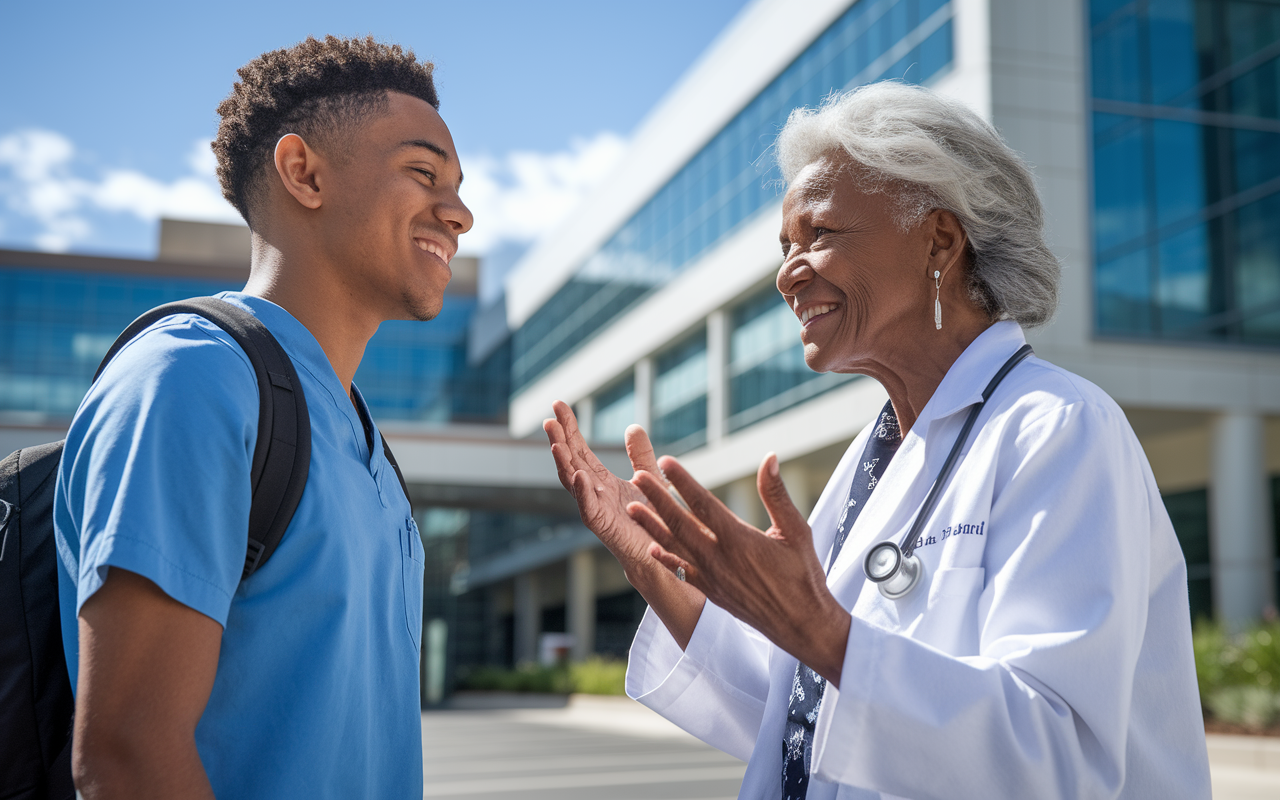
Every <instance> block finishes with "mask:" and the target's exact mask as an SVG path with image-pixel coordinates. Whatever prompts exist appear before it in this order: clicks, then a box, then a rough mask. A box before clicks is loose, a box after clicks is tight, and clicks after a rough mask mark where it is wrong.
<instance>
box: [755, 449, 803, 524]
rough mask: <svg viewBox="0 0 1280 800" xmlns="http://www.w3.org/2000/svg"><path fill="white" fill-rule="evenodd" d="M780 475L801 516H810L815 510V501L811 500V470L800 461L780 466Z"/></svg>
mask: <svg viewBox="0 0 1280 800" xmlns="http://www.w3.org/2000/svg"><path fill="white" fill-rule="evenodd" d="M778 475H779V476H780V477H781V478H782V485H783V486H786V487H787V494H788V495H790V496H791V502H792V503H794V504H795V507H796V508H797V509H799V511H800V513H801V514H803V515H804V516H806V517H807V516H809V512H810V511H812V510H813V501H812V500H810V499H809V498H810V495H812V494H813V487H812V485H811V484H812V481H811V480H810V477H809V470H807V469H806V468H805V466H804V465H803V464H801V463H800V462H798V461H788V462H787V463H785V464H779V465H778ZM765 513H766V514H767V513H768V511H767V510H766V512H765Z"/></svg>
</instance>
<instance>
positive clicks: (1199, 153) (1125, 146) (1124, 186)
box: [1090, 0, 1280, 345]
mask: <svg viewBox="0 0 1280 800" xmlns="http://www.w3.org/2000/svg"><path fill="white" fill-rule="evenodd" d="M1090 22H1091V24H1092V30H1091V37H1090V39H1091V43H1092V67H1093V117H1092V120H1093V164H1094V249H1095V256H1096V259H1095V263H1096V272H1095V276H1094V277H1095V281H1094V292H1095V305H1094V308H1095V314H1096V317H1095V327H1096V330H1097V331H1098V333H1100V334H1102V335H1104V336H1124V337H1133V336H1136V337H1154V338H1164V339H1182V340H1199V341H1220V342H1242V343H1251V344H1263V345H1276V344H1280V225H1277V224H1276V220H1277V219H1280V2H1277V0H1138V1H1136V2H1119V1H1118V0H1105V1H1104V0H1094V2H1092V3H1091V5H1090Z"/></svg>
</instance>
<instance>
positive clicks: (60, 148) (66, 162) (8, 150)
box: [0, 129, 240, 251]
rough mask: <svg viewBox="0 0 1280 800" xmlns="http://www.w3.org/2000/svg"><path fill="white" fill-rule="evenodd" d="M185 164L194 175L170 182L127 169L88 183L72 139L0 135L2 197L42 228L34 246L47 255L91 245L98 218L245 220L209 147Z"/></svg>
mask: <svg viewBox="0 0 1280 800" xmlns="http://www.w3.org/2000/svg"><path fill="white" fill-rule="evenodd" d="M186 160H187V166H188V167H189V169H190V170H191V174H190V175H187V176H184V177H181V178H178V179H177V180H175V181H171V182H167V183H166V182H164V181H160V180H156V179H155V178H152V177H150V176H148V175H144V174H143V173H141V172H138V171H136V170H121V169H115V170H107V171H105V172H104V173H103V174H101V175H100V176H98V177H97V178H96V179H95V178H86V177H83V176H81V175H79V174H76V167H77V164H76V148H75V145H74V144H73V143H72V142H71V140H69V139H67V137H65V136H63V135H62V134H60V133H57V132H55V131H47V130H39V129H31V130H21V131H17V132H15V133H11V134H9V135H7V136H4V137H0V194H3V195H4V196H5V197H6V199H7V202H6V205H7V206H8V208H9V210H10V211H12V212H15V213H17V214H18V215H21V216H24V217H28V218H30V219H32V220H34V221H36V222H37V223H38V224H39V226H40V231H39V233H37V234H36V236H35V245H36V247H39V248H40V249H41V250H53V251H62V250H66V249H68V248H69V247H71V246H72V245H73V244H75V243H76V242H78V241H83V240H84V239H87V238H88V237H89V236H90V235H91V234H92V226H91V225H90V222H89V217H90V216H91V215H92V214H93V213H94V212H110V213H123V214H131V215H133V216H135V217H137V218H138V219H141V220H144V221H147V222H152V221H155V220H157V219H159V218H160V217H162V216H164V217H177V218H181V219H198V220H208V221H211V222H239V221H240V216H239V215H238V214H237V213H236V211H235V209H233V208H232V207H231V205H230V204H229V203H227V202H226V201H225V200H223V199H222V193H221V192H220V191H219V189H218V183H217V179H216V177H215V176H214V171H213V167H214V166H215V162H214V160H213V154H212V152H210V150H209V142H208V141H207V140H200V141H197V142H195V143H194V144H193V145H192V149H191V151H190V153H189V155H188V157H187V159H186Z"/></svg>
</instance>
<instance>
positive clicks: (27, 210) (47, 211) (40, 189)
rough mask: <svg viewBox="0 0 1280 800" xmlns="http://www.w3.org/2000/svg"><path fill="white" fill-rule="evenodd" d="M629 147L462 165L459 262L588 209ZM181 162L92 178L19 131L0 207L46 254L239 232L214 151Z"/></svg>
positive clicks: (51, 146) (606, 141)
mask: <svg viewBox="0 0 1280 800" xmlns="http://www.w3.org/2000/svg"><path fill="white" fill-rule="evenodd" d="M625 147H626V142H625V141H624V140H623V138H622V137H621V136H618V135H617V134H615V133H609V132H603V133H599V134H596V135H595V136H594V137H591V138H585V139H583V138H579V139H574V140H573V141H572V142H571V143H570V145H569V147H568V148H567V149H565V150H561V151H558V152H551V153H546V152H534V151H526V150H518V151H513V152H510V153H507V154H505V155H503V156H499V157H494V156H486V155H480V156H470V157H468V156H466V155H464V156H463V158H462V163H463V168H464V169H465V170H466V181H465V183H464V184H463V187H462V198H463V200H464V201H465V202H466V203H467V205H468V206H469V207H470V208H471V211H472V213H473V214H474V215H475V220H476V222H475V227H473V228H472V229H471V231H470V232H468V233H467V234H466V235H464V236H463V237H462V240H461V242H460V244H461V246H462V249H463V252H465V253H471V254H475V255H486V254H488V253H490V252H491V251H494V250H495V248H505V249H506V250H510V249H511V248H512V246H515V247H517V248H522V247H524V246H527V245H528V244H530V243H531V242H532V241H533V240H535V239H536V238H538V237H539V236H541V235H543V234H544V233H546V232H548V231H549V230H551V229H552V228H554V227H555V226H556V225H557V224H559V223H560V221H561V220H562V219H563V218H564V216H565V215H566V214H568V213H569V212H570V211H571V210H572V209H573V208H574V206H576V205H577V204H578V203H580V202H582V200H583V199H584V198H585V196H586V193H587V192H588V191H589V190H590V189H591V188H592V187H593V186H595V185H596V184H597V183H598V182H599V181H600V180H601V179H602V178H604V177H605V176H606V175H607V174H608V173H609V171H610V170H611V169H612V168H613V167H614V165H615V164H617V162H618V159H619V157H620V156H621V155H622V153H623V150H624V149H625ZM184 160H185V164H186V167H187V169H188V174H187V175H184V176H182V177H180V178H178V179H176V180H173V181H162V180H157V179H156V178H153V177H151V176H149V175H146V174H144V173H142V172H139V171H137V170H128V169H106V170H103V171H101V172H99V173H97V174H96V175H90V174H88V172H89V171H88V170H87V169H86V168H85V167H84V166H83V164H82V162H81V161H80V160H78V159H77V152H76V147H75V145H74V143H72V142H71V140H69V139H68V138H67V137H65V136H63V135H62V134H60V133H57V132H55V131H49V130H39V129H28V130H20V131H16V132H13V133H10V134H8V135H6V136H3V137H0V202H3V203H4V204H5V205H6V206H7V207H8V210H9V212H10V213H11V214H16V215H18V216H21V217H26V218H28V219H30V220H33V221H35V222H36V223H37V224H38V226H39V232H38V233H37V234H36V236H35V238H34V241H35V245H36V246H37V247H39V248H40V249H42V250H54V251H62V250H66V249H68V248H69V247H71V246H73V245H75V244H76V243H77V242H82V241H85V240H86V239H88V238H89V237H90V236H91V235H92V233H93V230H92V225H91V220H92V219H93V218H94V217H95V216H96V215H99V214H103V213H108V214H129V215H132V216H134V217H136V218H138V219H140V220H143V221H148V222H151V221H154V220H156V219H158V218H160V217H162V216H163V217H176V218H180V219H195V220H207V221H211V222H239V221H240V216H239V215H238V214H237V213H236V211H235V209H233V208H232V207H231V205H230V204H228V203H227V202H226V201H225V200H224V199H223V198H222V193H221V191H220V190H219V188H218V181H217V177H216V174H215V170H216V167H217V161H216V159H215V158H214V156H213V152H212V151H211V150H210V149H209V142H208V141H207V140H200V141H196V142H194V143H192V146H191V149H190V150H189V151H188V153H187V156H186V158H185V159H184Z"/></svg>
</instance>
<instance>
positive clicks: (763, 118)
mask: <svg viewBox="0 0 1280 800" xmlns="http://www.w3.org/2000/svg"><path fill="white" fill-rule="evenodd" d="M951 16H952V10H951V5H950V3H948V2H945V0H861V1H860V2H857V3H854V4H853V5H852V6H851V7H850V8H849V10H848V11H846V12H845V13H844V14H842V15H841V16H840V17H839V18H838V19H837V20H836V21H835V22H834V23H832V25H831V26H830V27H829V28H827V30H826V31H825V32H823V33H822V35H821V36H819V37H818V38H817V39H816V40H814V42H813V43H812V44H811V45H809V47H808V48H806V49H805V51H804V52H803V53H801V54H800V55H799V56H798V57H797V58H796V59H795V61H793V62H792V63H791V64H790V65H789V66H788V67H787V68H786V69H784V70H783V71H782V72H781V73H780V74H779V75H778V77H777V78H775V79H774V80H773V81H772V82H771V83H770V84H769V85H768V86H766V87H765V89H764V90H763V91H761V92H760V94H759V95H757V96H756V97H755V99H753V100H752V101H751V102H750V103H748V104H747V106H746V107H745V108H743V109H742V111H741V112H739V113H738V115H737V116H735V117H734V118H733V119H732V120H730V121H729V123H728V124H727V125H726V126H725V127H724V128H723V129H722V130H721V131H720V133H718V134H716V136H715V137H714V138H712V140H711V141H710V142H708V143H707V145H706V146H705V147H704V148H703V149H702V150H701V151H699V152H698V153H697V154H696V155H695V156H694V157H693V158H692V159H690V161H689V163H687V164H686V165H685V166H684V167H682V168H681V169H680V171H679V172H677V173H676V174H675V176H673V177H672V179H671V180H670V181H669V182H668V183H667V184H666V185H665V186H664V187H663V188H662V189H660V190H658V192H657V193H656V194H655V195H654V196H653V197H652V198H650V200H649V201H648V202H647V203H646V204H645V205H644V206H643V207H642V208H641V209H640V210H639V211H637V212H636V213H635V215H634V216H633V217H632V218H631V219H630V220H628V221H627V222H626V223H625V224H624V225H623V226H622V228H621V229H620V230H618V231H617V232H616V233H615V234H614V235H613V237H612V238H610V239H609V241H608V242H606V243H605V244H604V246H603V247H602V248H601V249H600V251H599V252H597V253H596V254H595V255H593V256H592V257H590V258H589V259H588V260H587V261H586V263H585V264H583V265H582V266H581V267H580V268H579V269H578V271H577V272H576V274H575V275H574V277H573V278H571V279H570V280H569V281H568V282H567V283H566V284H565V285H564V286H562V287H561V288H560V289H559V290H558V291H557V292H556V293H555V294H554V295H552V296H551V298H550V299H549V300H548V301H547V302H546V303H545V304H544V305H543V306H542V307H541V308H539V309H538V310H537V311H536V312H534V314H533V315H532V316H531V317H530V318H529V319H528V320H527V321H526V322H525V323H524V325H523V326H521V328H520V329H519V330H517V331H515V333H514V335H513V342H514V352H513V360H512V380H513V383H514V389H515V390H516V391H519V390H520V389H521V388H522V387H524V386H525V385H527V384H528V383H530V382H531V381H533V380H534V379H536V378H537V377H538V376H539V375H541V374H542V373H543V372H545V371H546V370H547V369H548V368H550V367H551V366H552V365H553V364H555V363H556V362H558V361H559V360H560V359H562V358H564V357H565V356H566V355H568V354H569V353H570V352H571V351H572V350H573V349H574V348H575V347H576V346H577V344H578V343H580V342H582V341H585V340H586V339H587V338H589V337H590V335H591V334H592V333H593V332H595V331H597V330H599V329H600V328H602V327H603V326H605V325H606V324H608V323H609V322H610V321H611V320H613V319H615V318H616V317H617V316H618V315H620V314H621V313H622V312H623V311H625V310H626V309H627V308H628V307H630V306H631V305H632V304H633V303H635V302H636V301H637V300H639V299H640V298H641V297H643V296H644V295H645V294H646V293H647V292H648V291H649V290H650V289H652V288H653V287H655V286H657V285H659V284H662V283H664V282H666V281H668V280H669V279H670V278H671V277H672V276H673V275H675V274H676V273H678V272H680V271H681V270H682V269H684V268H685V267H687V266H688V265H689V264H690V263H692V262H693V261H694V260H695V259H697V258H698V257H699V256H701V255H702V254H703V253H705V252H706V251H707V250H708V249H709V248H711V247H712V246H713V245H715V244H716V243H717V242H719V241H721V240H722V239H723V238H724V237H725V236H726V235H727V234H728V233H729V232H730V231H732V230H733V229H734V228H735V227H736V226H738V225H739V224H740V223H742V222H743V221H744V220H746V219H748V218H749V217H751V216H752V215H754V214H755V213H756V212H757V211H759V210H761V209H762V208H765V207H766V206H769V205H770V204H772V203H774V202H776V201H777V199H778V188H777V187H778V186H780V185H781V184H780V181H779V177H780V176H779V175H778V174H777V170H776V168H774V167H770V168H769V169H767V170H764V171H763V174H762V170H761V169H758V168H757V164H761V163H763V161H764V160H767V159H762V156H764V155H765V152H766V150H767V149H768V148H769V147H770V146H771V145H772V143H773V139H774V137H775V136H776V135H777V132H778V130H779V129H780V128H781V127H782V124H783V123H784V122H786V119H787V115H788V114H789V113H790V112H791V110H792V109H794V108H796V107H799V106H812V105H816V104H818V103H820V102H821V101H822V99H823V98H824V97H826V96H827V95H828V94H830V93H831V92H832V91H836V90H840V89H843V88H845V87H847V86H851V85H857V84H862V83H868V82H871V81H875V80H878V79H880V78H901V79H905V80H907V81H911V82H923V81H927V80H929V79H931V78H933V77H934V76H935V75H937V74H939V73H940V72H941V71H942V70H943V69H944V68H946V67H947V66H948V65H949V64H950V62H951V59H952V22H951Z"/></svg>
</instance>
